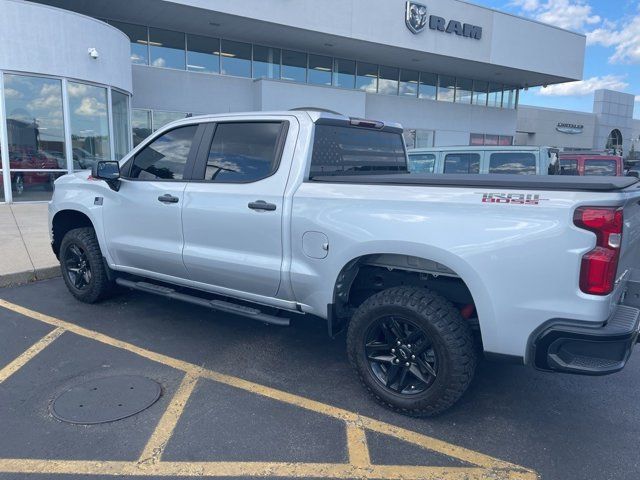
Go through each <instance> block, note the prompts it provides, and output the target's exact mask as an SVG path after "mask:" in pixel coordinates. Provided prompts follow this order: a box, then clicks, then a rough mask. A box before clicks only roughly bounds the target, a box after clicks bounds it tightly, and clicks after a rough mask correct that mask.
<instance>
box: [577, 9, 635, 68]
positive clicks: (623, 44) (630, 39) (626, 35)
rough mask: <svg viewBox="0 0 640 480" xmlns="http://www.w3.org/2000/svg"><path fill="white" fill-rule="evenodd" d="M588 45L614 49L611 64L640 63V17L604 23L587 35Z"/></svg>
mask: <svg viewBox="0 0 640 480" xmlns="http://www.w3.org/2000/svg"><path fill="white" fill-rule="evenodd" d="M587 44H588V45H602V46H604V47H610V48H611V47H612V48H614V53H613V55H612V56H611V57H609V62H610V63H640V15H636V16H635V17H632V18H631V20H629V19H627V20H623V21H620V22H609V21H607V22H604V24H603V25H602V27H600V28H596V29H595V30H593V31H592V32H589V33H587Z"/></svg>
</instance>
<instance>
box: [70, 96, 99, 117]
mask: <svg viewBox="0 0 640 480" xmlns="http://www.w3.org/2000/svg"><path fill="white" fill-rule="evenodd" d="M106 111H107V107H106V105H105V104H104V103H103V102H100V101H99V100H98V99H97V98H95V97H84V98H83V99H82V101H81V102H80V106H78V108H76V109H75V111H74V112H75V113H76V115H83V116H87V117H89V116H94V115H99V114H101V113H104V112H106Z"/></svg>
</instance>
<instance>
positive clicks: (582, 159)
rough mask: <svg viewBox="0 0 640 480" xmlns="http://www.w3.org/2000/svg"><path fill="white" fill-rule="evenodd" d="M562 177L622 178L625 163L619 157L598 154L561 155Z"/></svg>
mask: <svg viewBox="0 0 640 480" xmlns="http://www.w3.org/2000/svg"><path fill="white" fill-rule="evenodd" d="M559 157H560V172H559V173H560V175H581V176H591V175H596V176H610V177H613V176H621V175H624V161H623V159H622V157H620V156H618V155H604V154H598V153H560V155H559Z"/></svg>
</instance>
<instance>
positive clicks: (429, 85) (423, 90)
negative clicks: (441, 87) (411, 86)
mask: <svg viewBox="0 0 640 480" xmlns="http://www.w3.org/2000/svg"><path fill="white" fill-rule="evenodd" d="M437 92H438V76H437V75H436V74H435V73H425V72H420V90H419V93H418V96H419V97H420V98H426V99H428V100H436V98H437Z"/></svg>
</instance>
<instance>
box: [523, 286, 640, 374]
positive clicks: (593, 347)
mask: <svg viewBox="0 0 640 480" xmlns="http://www.w3.org/2000/svg"><path fill="white" fill-rule="evenodd" d="M639 299H640V282H636V281H628V282H627V285H626V286H625V294H624V295H623V297H622V301H621V303H620V304H619V305H617V306H616V308H615V310H614V311H613V313H612V314H611V316H610V317H609V318H608V319H607V321H606V322H605V323H604V324H603V325H602V326H596V327H594V326H590V325H585V323H584V322H578V321H575V320H570V319H553V320H550V321H548V322H546V323H545V324H544V325H543V326H542V327H541V328H540V329H538V330H537V331H536V332H534V333H533V335H532V341H531V342H530V345H531V347H530V349H531V350H530V357H529V358H530V359H531V361H532V363H533V365H534V367H536V368H537V369H540V370H547V371H557V372H565V373H574V374H579V375H608V374H610V373H615V372H618V371H620V370H622V369H623V368H624V366H625V365H626V363H627V360H628V359H629V356H630V355H631V352H632V351H633V348H634V346H635V344H636V342H637V341H638V338H639V331H640V300H639Z"/></svg>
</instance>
